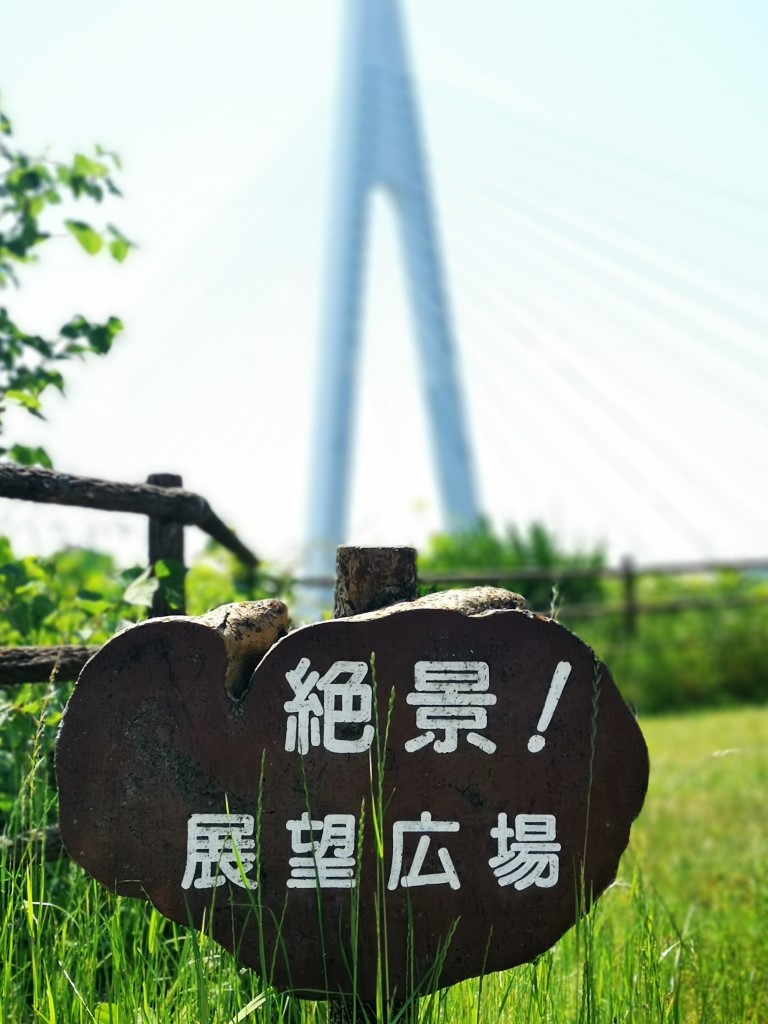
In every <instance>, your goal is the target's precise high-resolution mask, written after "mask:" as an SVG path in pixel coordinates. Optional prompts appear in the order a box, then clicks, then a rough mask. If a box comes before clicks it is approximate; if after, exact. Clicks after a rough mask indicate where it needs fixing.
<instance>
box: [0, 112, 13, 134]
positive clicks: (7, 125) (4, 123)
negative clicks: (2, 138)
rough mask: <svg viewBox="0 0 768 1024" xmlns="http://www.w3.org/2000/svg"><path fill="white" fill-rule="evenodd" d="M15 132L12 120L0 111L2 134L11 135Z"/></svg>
mask: <svg viewBox="0 0 768 1024" xmlns="http://www.w3.org/2000/svg"><path fill="white" fill-rule="evenodd" d="M12 132H13V129H12V128H11V122H10V121H9V120H8V118H7V117H6V116H5V114H1V113H0V135H10V134H11V133H12Z"/></svg>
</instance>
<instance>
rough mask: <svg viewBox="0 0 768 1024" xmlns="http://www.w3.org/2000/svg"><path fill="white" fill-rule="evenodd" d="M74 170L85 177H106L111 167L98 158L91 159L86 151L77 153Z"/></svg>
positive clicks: (73, 164)
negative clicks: (86, 154)
mask: <svg viewBox="0 0 768 1024" xmlns="http://www.w3.org/2000/svg"><path fill="white" fill-rule="evenodd" d="M72 170H73V171H74V172H75V174H79V175H81V176H82V177H84V178H106V176H107V175H108V174H109V168H108V167H107V165H106V164H102V163H100V162H99V161H98V160H91V159H90V157H87V156H85V154H84V153H76V154H75V159H74V160H73V161H72Z"/></svg>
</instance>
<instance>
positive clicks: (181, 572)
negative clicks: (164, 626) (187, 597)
mask: <svg viewBox="0 0 768 1024" xmlns="http://www.w3.org/2000/svg"><path fill="white" fill-rule="evenodd" d="M155 575H156V577H157V582H158V584H159V587H160V593H161V594H162V595H163V597H164V598H165V600H166V601H167V603H168V605H169V606H170V607H171V608H174V609H178V608H183V607H184V579H185V577H186V575H187V570H186V569H185V567H184V566H183V565H182V564H181V562H176V561H174V559H172V558H161V559H159V560H158V561H157V562H155Z"/></svg>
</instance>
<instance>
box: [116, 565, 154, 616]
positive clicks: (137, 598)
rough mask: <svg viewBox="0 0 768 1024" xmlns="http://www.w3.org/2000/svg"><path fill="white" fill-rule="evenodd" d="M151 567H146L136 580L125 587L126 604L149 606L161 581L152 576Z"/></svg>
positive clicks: (124, 597) (124, 598)
mask: <svg viewBox="0 0 768 1024" xmlns="http://www.w3.org/2000/svg"><path fill="white" fill-rule="evenodd" d="M150 572H151V569H145V570H144V572H142V573H141V574H140V575H139V576H137V577H136V579H135V580H132V581H131V583H129V584H128V586H127V587H126V588H125V592H124V594H123V600H124V601H125V603H126V604H135V605H138V606H139V607H141V608H149V606H150V605H151V604H152V598H153V597H154V596H155V591H156V590H157V588H158V587H159V586H160V584H159V581H158V580H157V579H156V578H155V577H154V576H150Z"/></svg>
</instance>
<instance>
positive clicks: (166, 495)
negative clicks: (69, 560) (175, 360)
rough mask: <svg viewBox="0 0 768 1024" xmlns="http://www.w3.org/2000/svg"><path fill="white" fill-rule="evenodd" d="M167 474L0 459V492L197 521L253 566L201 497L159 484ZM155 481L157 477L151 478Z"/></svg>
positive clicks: (175, 520) (182, 522) (252, 558)
mask: <svg viewBox="0 0 768 1024" xmlns="http://www.w3.org/2000/svg"><path fill="white" fill-rule="evenodd" d="M166 476H167V477H170V474H156V475H155V476H151V477H150V478H149V481H148V482H147V483H144V484H124V483H116V482H114V481H112V480H97V479H95V478H92V477H85V476H70V475H69V474H68V473H59V472H56V471H55V470H52V469H38V468H36V467H30V466H13V465H9V464H2V465H0V498H20V499H21V500H23V501H36V502H43V503H46V504H55V505H76V506H80V507H81V508H92V509H100V510H102V511H106V512H138V513H140V514H141V515H145V516H149V517H150V519H155V520H165V521H168V522H173V523H178V524H180V525H182V526H197V527H199V528H200V529H201V530H203V531H204V532H205V533H207V534H208V536H209V537H212V538H213V539H214V540H215V541H217V542H218V543H219V544H221V545H222V547H225V548H226V549H227V550H228V551H231V552H232V554H234V555H236V556H237V557H238V558H239V559H240V561H241V562H243V564H244V565H246V566H248V567H249V568H252V569H255V568H256V566H258V564H259V560H258V558H257V557H256V555H254V553H253V552H252V551H251V550H250V549H249V548H247V547H246V546H245V544H243V542H242V541H241V540H240V539H239V538H238V536H237V535H236V534H235V533H234V532H233V531H232V530H230V529H229V527H228V526H226V525H225V524H224V523H223V522H222V520H221V519H219V517H218V516H217V515H216V513H215V512H214V511H213V509H212V508H211V506H210V505H209V504H208V502H207V501H206V499H205V498H203V497H201V496H200V495H199V494H194V493H192V492H191V491H185V490H184V489H183V488H182V487H181V486H180V484H181V477H176V476H173V477H170V478H171V479H173V480H178V481H179V485H177V486H173V485H170V486H169V485H164V486H161V485H160V484H159V481H160V479H162V478H163V477H166ZM155 481H157V482H155Z"/></svg>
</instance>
